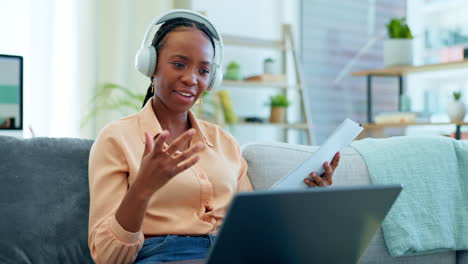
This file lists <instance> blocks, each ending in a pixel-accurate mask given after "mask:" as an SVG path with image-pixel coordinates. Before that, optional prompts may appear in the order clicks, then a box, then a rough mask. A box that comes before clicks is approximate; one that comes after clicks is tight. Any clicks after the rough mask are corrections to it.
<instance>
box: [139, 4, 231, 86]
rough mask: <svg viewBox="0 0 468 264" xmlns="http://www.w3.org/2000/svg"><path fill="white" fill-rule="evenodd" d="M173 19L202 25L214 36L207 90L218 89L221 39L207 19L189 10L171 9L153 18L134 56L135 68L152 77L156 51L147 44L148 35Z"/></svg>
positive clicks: (221, 75) (219, 82) (154, 68)
mask: <svg viewBox="0 0 468 264" xmlns="http://www.w3.org/2000/svg"><path fill="white" fill-rule="evenodd" d="M173 18H186V19H189V20H192V21H196V22H199V23H202V24H204V25H205V26H206V27H207V28H208V30H209V31H210V33H211V34H213V36H214V39H213V41H214V43H215V45H214V46H215V57H214V60H213V65H212V69H211V75H210V80H209V82H208V87H207V90H211V89H215V88H216V87H219V85H220V84H221V82H222V81H223V70H222V69H221V62H222V57H223V54H222V53H223V40H222V38H221V34H219V33H218V30H216V27H215V26H214V25H213V24H212V23H211V22H210V21H209V20H208V18H207V17H205V16H203V15H201V14H199V13H196V12H193V11H191V10H185V9H173V10H169V11H167V12H164V13H162V14H161V15H160V16H158V17H157V18H155V19H154V20H153V22H152V23H151V24H150V26H149V27H148V29H147V30H146V33H145V38H144V39H143V42H142V43H141V47H140V49H139V50H138V52H137V54H136V56H135V68H136V69H137V71H139V72H141V73H142V74H144V75H145V76H148V77H152V76H153V74H154V71H155V70H156V63H157V57H158V56H157V54H156V49H155V48H154V47H153V46H151V44H150V43H148V40H149V39H150V34H151V31H152V30H153V28H154V27H155V26H156V25H159V24H162V23H164V22H166V21H168V20H170V19H173Z"/></svg>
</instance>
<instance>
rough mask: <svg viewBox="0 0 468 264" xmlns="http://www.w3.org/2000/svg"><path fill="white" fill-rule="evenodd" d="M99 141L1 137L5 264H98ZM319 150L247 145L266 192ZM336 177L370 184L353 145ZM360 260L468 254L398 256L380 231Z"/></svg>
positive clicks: (440, 259)
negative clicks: (92, 231)
mask: <svg viewBox="0 0 468 264" xmlns="http://www.w3.org/2000/svg"><path fill="white" fill-rule="evenodd" d="M92 143H93V141H91V140H83V139H70V138H60V139H59V138H34V139H27V140H20V139H16V138H13V137H6V136H0V153H1V154H0V180H1V184H0V263H92V259H91V257H90V254H89V250H88V245H87V226H88V206H89V193H88V176H87V170H88V168H87V166H88V155H89V150H90V148H91V145H92ZM315 149H316V147H308V146H297V145H289V144H284V143H275V144H250V145H246V146H244V147H243V155H244V157H245V159H246V160H247V162H248V164H249V171H248V173H249V176H250V178H251V181H252V184H253V185H254V188H255V189H267V188H268V187H269V186H270V185H271V184H272V183H273V182H275V181H276V180H277V179H279V178H280V177H281V176H283V175H285V174H286V173H287V172H288V171H289V170H291V169H292V168H294V167H295V166H296V165H297V164H298V163H299V162H301V161H303V160H305V159H306V158H307V157H308V156H309V155H310V154H311V153H312V152H313V151H314V150H315ZM334 179H335V183H334V184H336V185H360V184H361V185H362V184H369V176H368V173H367V167H366V165H365V163H364V160H363V159H362V157H361V156H360V155H359V154H358V153H357V152H356V151H354V150H353V149H351V148H349V149H347V150H346V151H344V152H343V153H342V159H341V162H340V166H339V167H338V169H337V170H336V172H335V176H334ZM337 254H339V253H337ZM360 263H466V264H468V254H466V252H464V251H459V252H455V251H452V252H441V253H435V254H430V255H420V256H413V257H398V258H395V257H391V256H389V255H388V252H387V249H386V247H385V243H384V240H383V238H382V232H381V231H380V230H379V231H378V232H377V233H376V235H375V237H374V239H373V241H372V242H371V244H370V246H369V248H368V249H367V250H366V252H365V253H364V255H363V256H362V258H361V260H360Z"/></svg>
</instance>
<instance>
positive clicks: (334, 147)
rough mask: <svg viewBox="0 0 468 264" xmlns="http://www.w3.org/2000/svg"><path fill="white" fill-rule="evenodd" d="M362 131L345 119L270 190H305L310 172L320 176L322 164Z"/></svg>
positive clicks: (357, 125)
mask: <svg viewBox="0 0 468 264" xmlns="http://www.w3.org/2000/svg"><path fill="white" fill-rule="evenodd" d="M362 130H363V128H362V126H361V125H359V124H358V123H356V122H354V121H352V120H351V119H348V118H347V119H345V120H344V121H343V123H341V124H340V125H339V126H338V127H337V128H336V129H335V131H333V133H332V134H331V136H330V137H328V138H327V140H326V141H325V142H324V143H323V145H322V146H320V148H319V149H318V150H317V151H316V152H314V153H313V154H312V156H311V157H310V158H309V159H307V160H306V161H304V163H302V164H300V165H299V166H298V167H297V168H295V169H294V170H293V171H291V172H290V173H289V174H288V175H286V176H285V177H283V178H281V179H280V180H279V181H278V182H276V183H275V184H274V185H273V186H272V187H271V188H270V190H294V189H306V188H307V185H306V184H305V183H304V179H305V178H306V177H308V176H309V174H310V173H311V172H316V173H317V174H319V175H321V174H322V173H323V172H324V170H323V163H325V162H326V161H328V162H331V161H332V159H333V157H334V156H335V153H337V152H340V151H342V150H343V149H345V148H346V147H348V146H349V145H350V144H351V143H352V142H353V140H354V139H355V138H356V137H357V136H358V135H359V134H360V133H361V132H362Z"/></svg>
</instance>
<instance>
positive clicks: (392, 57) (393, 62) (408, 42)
mask: <svg viewBox="0 0 468 264" xmlns="http://www.w3.org/2000/svg"><path fill="white" fill-rule="evenodd" d="M403 65H413V40H412V39H386V40H385V41H384V66H385V67H392V66H403Z"/></svg>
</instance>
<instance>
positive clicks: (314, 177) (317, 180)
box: [304, 152, 340, 187]
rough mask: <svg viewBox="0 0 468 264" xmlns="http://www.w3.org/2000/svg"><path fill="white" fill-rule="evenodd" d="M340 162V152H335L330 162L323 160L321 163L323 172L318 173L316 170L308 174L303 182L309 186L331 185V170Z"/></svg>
mask: <svg viewBox="0 0 468 264" xmlns="http://www.w3.org/2000/svg"><path fill="white" fill-rule="evenodd" d="M339 162H340V153H339V152H337V153H336V154H335V157H333V160H332V162H331V164H328V162H325V163H324V164H323V169H324V170H325V172H324V173H323V174H322V175H320V176H319V175H318V174H317V173H316V172H312V173H311V174H309V177H307V178H305V179H304V182H305V183H306V184H307V185H308V186H309V187H325V186H329V185H332V183H333V172H334V171H335V169H336V167H338V163H339Z"/></svg>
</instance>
